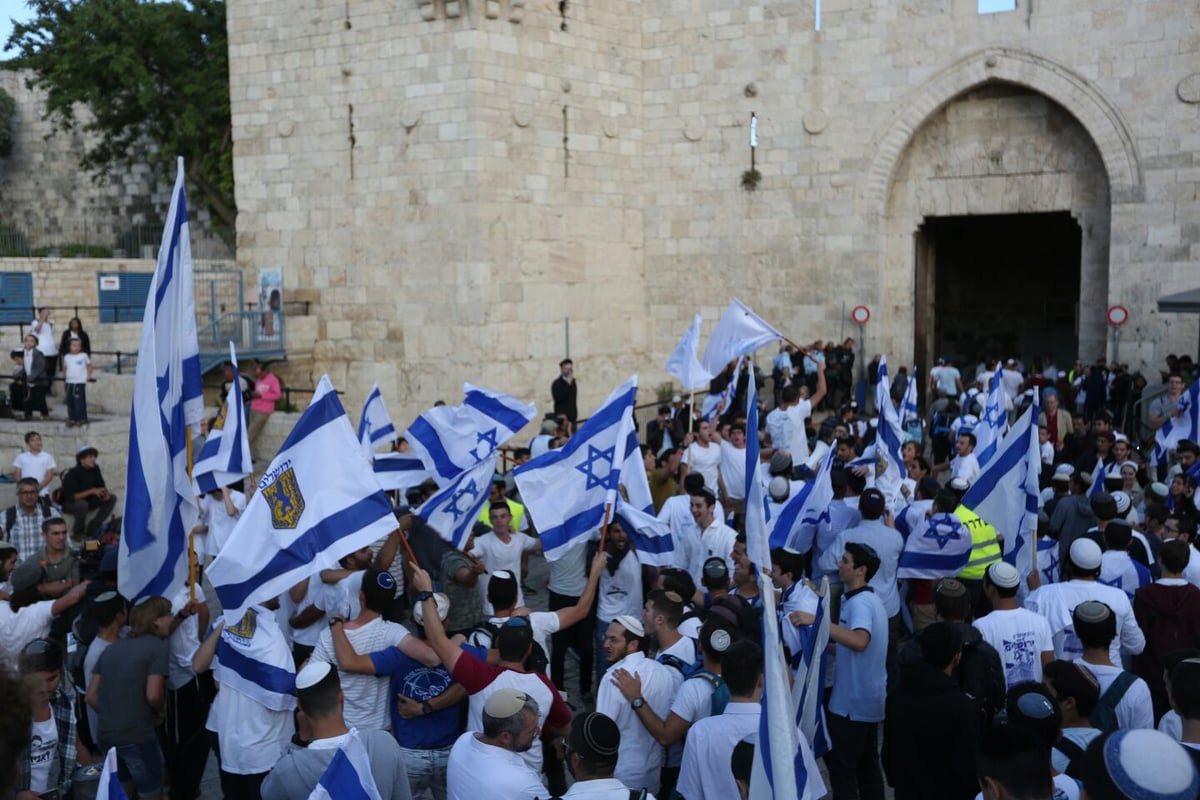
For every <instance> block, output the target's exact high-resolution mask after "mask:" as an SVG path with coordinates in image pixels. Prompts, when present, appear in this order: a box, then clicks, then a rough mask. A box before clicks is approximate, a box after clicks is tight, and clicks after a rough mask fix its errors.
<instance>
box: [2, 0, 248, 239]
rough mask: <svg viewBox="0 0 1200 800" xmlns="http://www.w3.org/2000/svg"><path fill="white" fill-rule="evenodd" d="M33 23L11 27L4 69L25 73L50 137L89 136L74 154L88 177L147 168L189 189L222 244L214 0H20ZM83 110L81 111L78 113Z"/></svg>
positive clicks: (226, 121) (226, 222)
mask: <svg viewBox="0 0 1200 800" xmlns="http://www.w3.org/2000/svg"><path fill="white" fill-rule="evenodd" d="M29 7H30V8H31V9H32V10H33V11H34V12H35V13H36V17H35V18H34V19H33V20H32V21H31V22H28V23H25V24H21V23H18V24H16V25H14V27H13V33H12V36H11V37H10V38H9V41H8V44H9V46H10V47H11V48H12V49H14V50H15V51H16V52H17V56H16V57H15V58H13V59H12V60H11V61H9V62H8V63H7V66H8V67H9V68H16V69H27V70H30V71H31V75H30V78H29V79H28V84H29V86H30V87H34V88H38V89H41V90H42V91H43V92H45V94H46V112H45V116H46V118H47V119H48V120H50V121H51V122H52V123H53V124H54V126H55V127H56V129H59V130H64V131H71V130H75V129H77V128H82V129H83V130H85V131H87V132H88V133H91V134H94V135H95V137H96V138H95V140H94V144H93V145H92V146H91V147H90V148H89V149H88V150H87V151H86V152H84V153H83V154H82V155H81V163H82V165H83V167H84V168H85V169H87V170H89V171H91V172H93V173H94V174H95V175H97V176H104V175H109V174H114V173H117V172H119V171H120V170H121V169H123V168H126V167H128V166H131V165H133V164H138V163H147V162H150V163H154V164H156V165H157V166H158V168H159V171H160V174H162V175H164V176H170V177H172V178H173V177H174V174H175V167H174V161H175V157H176V156H177V155H181V156H183V158H184V162H185V164H186V167H187V178H188V180H189V182H190V183H191V184H192V185H193V186H194V187H195V188H196V190H198V191H199V193H200V198H201V200H202V201H203V203H204V205H205V206H206V207H207V208H208V210H209V211H210V212H211V213H212V216H213V218H214V219H215V220H216V221H217V223H218V227H219V228H220V229H221V231H220V232H221V234H222V235H223V236H224V237H225V238H226V240H227V241H231V240H232V237H233V231H234V222H235V219H236V216H237V208H236V206H235V204H234V196H233V138H232V124H231V120H230V113H229V49H228V41H227V38H226V34H225V3H224V2H222V0H190V2H188V3H186V4H185V3H181V2H162V3H159V2H145V0H29ZM81 108H86V109H87V111H88V112H89V113H87V114H81V113H80V109H81Z"/></svg>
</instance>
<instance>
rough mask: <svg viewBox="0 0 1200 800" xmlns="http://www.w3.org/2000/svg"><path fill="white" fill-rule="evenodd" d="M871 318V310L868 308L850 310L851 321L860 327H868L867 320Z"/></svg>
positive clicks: (859, 307)
mask: <svg viewBox="0 0 1200 800" xmlns="http://www.w3.org/2000/svg"><path fill="white" fill-rule="evenodd" d="M870 318H871V309H869V308H867V307H866V306H855V307H854V308H852V309H850V319H852V320H854V322H855V323H856V324H858V325H866V324H867V320H869V319H870Z"/></svg>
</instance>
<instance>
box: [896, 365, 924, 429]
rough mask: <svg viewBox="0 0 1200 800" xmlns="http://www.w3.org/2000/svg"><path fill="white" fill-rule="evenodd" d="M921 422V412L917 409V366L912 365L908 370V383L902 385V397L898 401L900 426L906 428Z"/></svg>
mask: <svg viewBox="0 0 1200 800" xmlns="http://www.w3.org/2000/svg"><path fill="white" fill-rule="evenodd" d="M913 422H916V423H918V424H920V422H921V412H920V411H918V410H917V368H916V366H915V365H914V366H913V368H912V371H911V372H909V378H908V384H907V385H906V386H905V387H904V399H903V400H901V401H900V427H901V428H903V429H904V430H908V429H909V428H908V426H909V425H910V424H911V423H913Z"/></svg>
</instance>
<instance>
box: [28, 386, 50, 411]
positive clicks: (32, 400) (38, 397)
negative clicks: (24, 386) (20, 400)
mask: <svg viewBox="0 0 1200 800" xmlns="http://www.w3.org/2000/svg"><path fill="white" fill-rule="evenodd" d="M22 408H23V409H24V410H25V419H32V418H33V412H35V411H36V412H38V413H39V414H41V415H42V416H43V417H46V416H49V415H50V409H48V408H46V387H45V386H43V385H42V384H40V383H35V384H33V385H32V386H30V387H29V394H27V395H26V396H25V403H24V405H23V406H22Z"/></svg>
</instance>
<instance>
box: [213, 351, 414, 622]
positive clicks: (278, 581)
mask: <svg viewBox="0 0 1200 800" xmlns="http://www.w3.org/2000/svg"><path fill="white" fill-rule="evenodd" d="M395 529H396V518H395V516H393V515H392V506H391V504H390V503H389V502H388V499H387V495H385V494H384V493H383V490H382V489H380V488H379V483H378V481H376V480H375V473H374V471H373V470H372V469H371V463H370V462H369V461H368V460H367V458H366V456H365V455H363V451H362V445H361V444H360V443H359V441H358V437H357V436H355V435H354V428H353V427H351V425H350V420H349V419H348V418H347V417H346V410H345V409H344V408H342V404H341V402H340V401H339V400H338V396H337V392H335V391H334V390H333V385H332V384H331V383H330V382H329V376H328V375H324V376H322V377H321V381H320V383H319V384H318V385H317V391H316V393H315V394H314V395H313V399H312V403H311V404H309V406H308V408H307V409H305V411H304V413H303V414H301V415H300V419H299V420H298V421H297V422H296V427H295V428H293V429H292V432H291V433H290V434H289V435H288V438H287V440H286V441H285V442H284V443H283V446H282V447H281V448H279V452H278V453H277V454H276V456H275V458H274V460H273V461H271V466H270V467H268V468H267V471H266V472H265V473H264V474H263V476H262V478H261V479H260V480H259V482H258V489H257V491H256V492H255V493H254V495H253V496H252V497H251V498H250V502H249V503H247V505H246V510H245V511H243V512H242V516H241V517H240V518H239V519H238V523H237V526H236V527H234V529H233V532H232V533H231V534H230V535H229V541H228V542H226V545H225V547H224V548H223V549H222V550H221V553H220V554H219V555H218V556H217V558H216V560H214V561H213V562H212V564H211V565H210V566H209V568H208V577H209V580H210V581H212V585H213V588H214V589H216V591H217V596H218V597H219V598H220V599H221V607H222V608H224V609H226V611H227V612H228V613H229V614H231V615H233V616H235V617H238V618H239V619H240V618H241V615H242V614H243V613H245V611H246V609H247V608H248V607H250V606H251V605H253V604H254V603H258V602H261V601H263V600H267V599H269V598H272V597H275V596H276V595H278V594H280V593H281V592H283V591H286V590H287V589H288V588H290V587H292V586H294V585H295V584H297V583H299V582H300V581H301V580H303V579H304V578H307V577H309V576H310V575H313V574H315V573H317V572H319V571H320V570H323V569H336V568H337V566H338V559H339V558H341V557H343V556H345V555H346V554H347V553H352V552H354V551H355V550H357V549H359V548H360V547H366V546H367V545H369V544H371V543H372V542H374V541H376V540H378V539H382V538H383V537H385V536H388V535H389V534H391V532H392V531H394V530H395Z"/></svg>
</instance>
